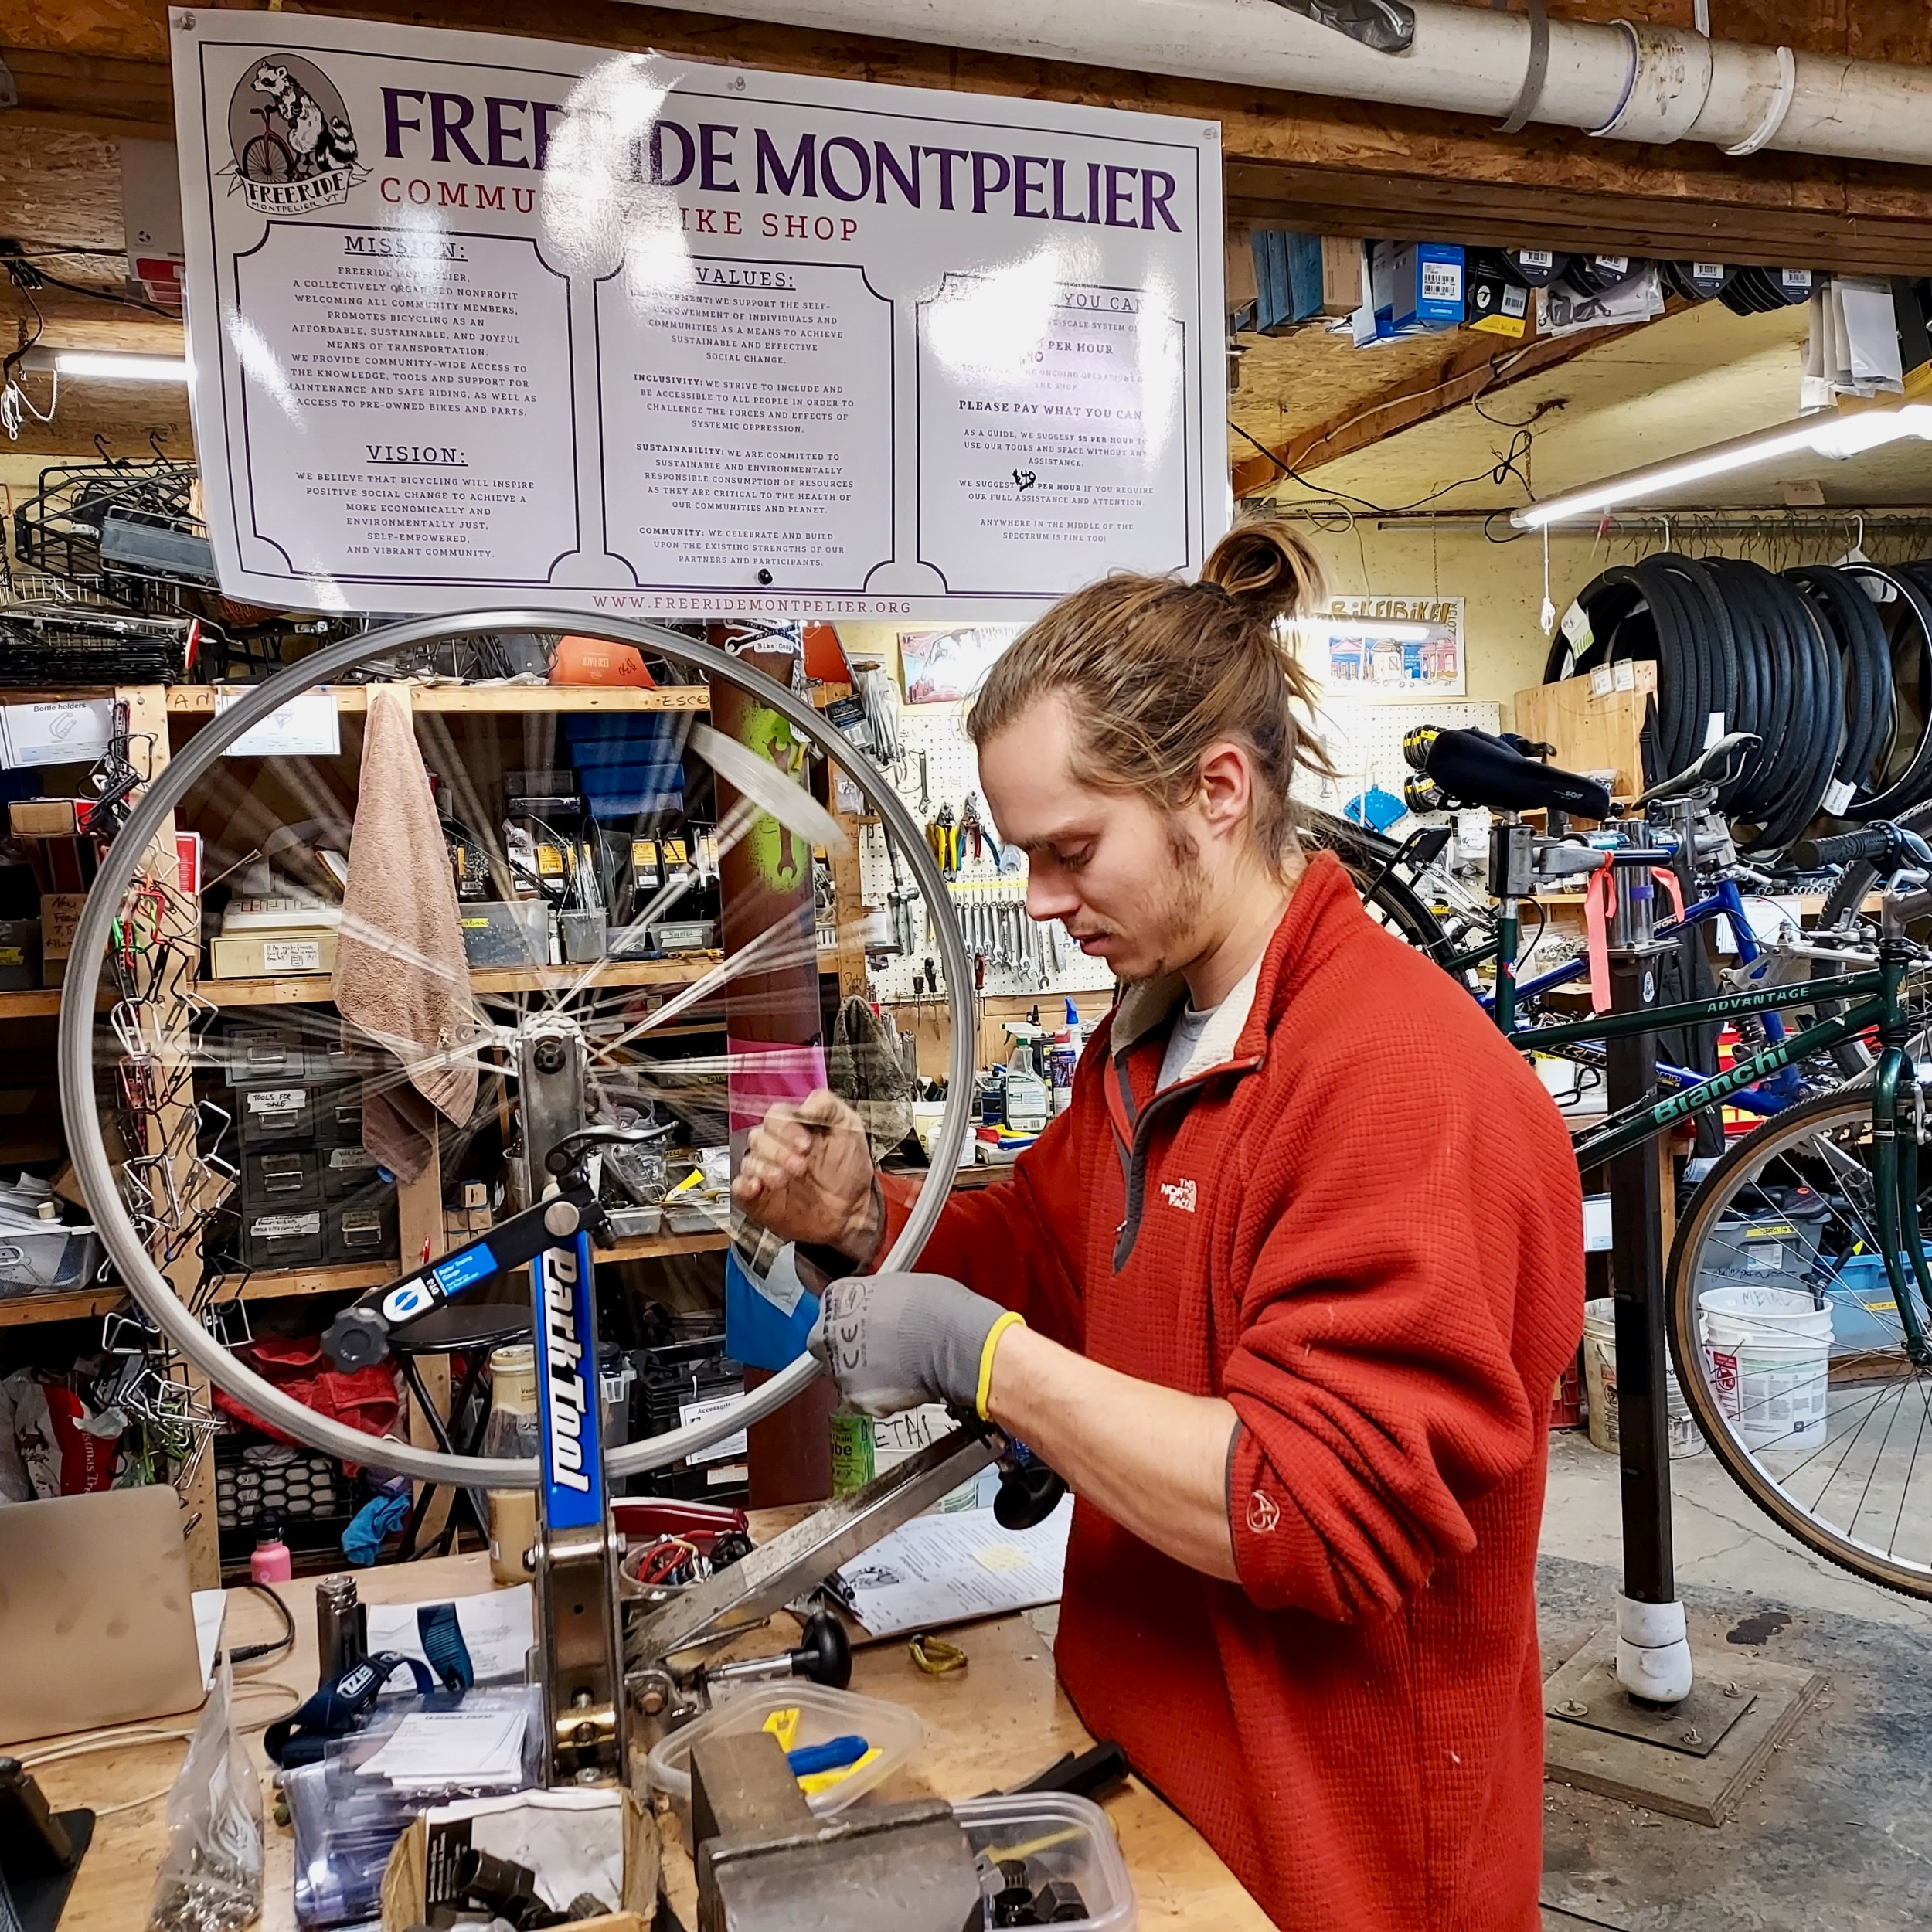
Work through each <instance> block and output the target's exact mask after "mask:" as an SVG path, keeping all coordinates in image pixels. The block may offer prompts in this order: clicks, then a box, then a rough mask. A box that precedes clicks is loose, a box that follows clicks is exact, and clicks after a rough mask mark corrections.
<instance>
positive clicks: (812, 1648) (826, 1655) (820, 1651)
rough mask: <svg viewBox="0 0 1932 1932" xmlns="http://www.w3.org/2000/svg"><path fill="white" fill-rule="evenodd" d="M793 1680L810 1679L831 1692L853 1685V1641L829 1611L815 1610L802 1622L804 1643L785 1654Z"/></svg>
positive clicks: (843, 1626)
mask: <svg viewBox="0 0 1932 1932" xmlns="http://www.w3.org/2000/svg"><path fill="white" fill-rule="evenodd" d="M787 1657H788V1658H789V1660H790V1662H791V1674H792V1675H793V1676H794V1677H804V1678H809V1679H811V1682H813V1683H815V1684H824V1685H827V1686H828V1687H829V1688H830V1689H833V1690H843V1689H845V1686H846V1685H848V1684H849V1683H850V1682H852V1639H851V1638H849V1637H848V1636H847V1635H846V1634H845V1625H844V1624H842V1623H841V1622H839V1621H838V1618H837V1617H835V1616H833V1614H832V1612H831V1611H828V1610H820V1611H814V1612H813V1613H812V1614H811V1616H810V1617H807V1618H806V1620H805V1629H804V1642H803V1643H802V1644H801V1645H799V1646H798V1648H797V1649H796V1650H794V1651H788V1652H787Z"/></svg>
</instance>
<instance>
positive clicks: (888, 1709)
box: [649, 1677, 1065, 1833]
mask: <svg viewBox="0 0 1932 1932" xmlns="http://www.w3.org/2000/svg"><path fill="white" fill-rule="evenodd" d="M721 1695H722V1696H723V1699H724V1701H723V1702H719V1704H718V1705H717V1706H716V1707H715V1708H714V1709H711V1710H709V1711H707V1712H706V1713H705V1715H704V1716H702V1717H699V1718H696V1719H693V1720H692V1722H691V1723H689V1724H687V1725H685V1726H684V1728H683V1729H682V1730H675V1731H673V1732H672V1733H671V1734H670V1735H669V1736H668V1737H665V1738H664V1739H662V1740H660V1741H659V1743H658V1746H657V1748H656V1749H655V1750H653V1751H652V1752H651V1757H650V1760H649V1771H650V1777H651V1785H652V1787H653V1788H654V1789H655V1790H657V1791H662V1792H663V1793H664V1794H665V1796H666V1797H668V1798H669V1799H670V1801H671V1804H672V1809H673V1810H674V1811H676V1813H677V1815H678V1818H679V1822H680V1823H681V1824H682V1826H683V1828H684V1829H685V1832H687V1833H688V1832H689V1830H690V1828H691V1753H692V1750H693V1749H694V1748H695V1747H696V1746H698V1745H699V1744H701V1743H703V1742H704V1740H706V1738H708V1737H736V1736H741V1735H742V1734H743V1733H745V1732H747V1731H761V1730H764V1728H765V1725H766V1721H767V1719H769V1718H770V1716H771V1715H772V1713H774V1711H790V1710H795V1711H796V1712H797V1713H798V1729H797V1731H796V1733H795V1734H794V1736H793V1738H792V1740H791V1746H790V1747H788V1748H791V1749H794V1750H796V1749H802V1748H803V1747H806V1746H808V1745H812V1744H828V1743H831V1742H832V1740H833V1739H834V1738H835V1737H862V1738H863V1739H864V1740H866V1743H867V1744H868V1745H869V1746H870V1747H872V1750H875V1751H876V1752H877V1753H878V1755H877V1756H876V1757H874V1758H873V1759H872V1760H871V1761H870V1762H869V1764H868V1763H862V1764H860V1765H859V1767H858V1768H857V1769H856V1770H854V1771H853V1772H852V1774H851V1775H850V1776H849V1777H843V1778H841V1779H840V1780H839V1781H838V1782H837V1783H836V1784H828V1785H827V1786H826V1787H825V1788H824V1789H823V1790H821V1791H813V1792H811V1793H809V1794H808V1796H807V1799H806V1802H807V1803H808V1804H810V1805H811V1808H812V1810H813V1811H815V1812H816V1813H817V1814H818V1816H819V1817H821V1818H827V1817H829V1816H831V1815H832V1813H834V1812H835V1811H843V1810H844V1809H845V1807H846V1806H847V1805H849V1804H852V1802H853V1801H855V1800H856V1799H858V1798H862V1797H863V1796H864V1795H865V1794H866V1792H868V1791H871V1790H872V1788H873V1787H875V1786H876V1785H879V1784H883V1783H884V1782H885V1781H886V1779H887V1778H889V1777H891V1776H892V1774H893V1772H894V1771H896V1770H898V1769H899V1768H900V1766H901V1765H902V1764H907V1763H909V1762H910V1760H911V1759H912V1758H913V1757H914V1756H915V1755H916V1753H917V1752H918V1750H919V1748H920V1745H921V1744H923V1743H924V1742H925V1737H926V1727H925V1726H924V1725H923V1724H922V1723H920V1721H919V1717H918V1714H917V1713H916V1712H913V1711H910V1710H908V1709H906V1707H905V1706H904V1705H903V1704H888V1703H886V1702H883V1701H882V1700H881V1699H879V1698H876V1697H861V1696H859V1694H858V1692H855V1691H842V1690H832V1689H828V1687H827V1686H826V1685H823V1684H815V1683H812V1682H810V1681H809V1679H804V1678H799V1677H788V1678H784V1679H779V1680H778V1681H777V1682H772V1681H770V1680H767V1681H766V1682H752V1683H749V1684H746V1685H742V1686H740V1687H739V1688H737V1689H733V1690H730V1691H729V1692H721ZM1064 1802H1065V1800H1063V1799H1055V1800H1049V1799H1046V1798H1039V1799H1035V1800H1032V1803H1034V1804H1047V1803H1064Z"/></svg>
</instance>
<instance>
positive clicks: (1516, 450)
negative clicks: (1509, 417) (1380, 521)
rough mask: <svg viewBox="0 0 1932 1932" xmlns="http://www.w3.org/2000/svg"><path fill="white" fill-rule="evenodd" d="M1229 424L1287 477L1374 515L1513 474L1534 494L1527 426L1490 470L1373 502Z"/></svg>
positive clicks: (1413, 506) (1419, 504) (1403, 512)
mask: <svg viewBox="0 0 1932 1932" xmlns="http://www.w3.org/2000/svg"><path fill="white" fill-rule="evenodd" d="M1228 427H1229V428H1230V429H1231V430H1233V432H1234V433H1235V434H1236V436H1238V437H1240V438H1241V439H1242V440H1243V441H1244V442H1248V443H1252V444H1253V445H1254V447H1256V448H1257V450H1259V451H1260V452H1261V454H1263V455H1264V456H1265V457H1267V459H1268V461H1270V463H1272V464H1274V467H1275V468H1277V469H1278V470H1279V471H1281V474H1283V475H1284V476H1286V477H1291V478H1293V479H1294V481H1296V482H1298V483H1299V484H1300V485H1301V487H1302V488H1304V490H1311V491H1313V492H1315V495H1316V497H1317V498H1318V499H1319V500H1323V501H1326V502H1331V503H1340V502H1349V503H1352V504H1354V505H1355V506H1356V507H1357V508H1358V509H1363V510H1366V511H1367V512H1368V513H1369V515H1371V516H1403V515H1407V513H1408V512H1410V511H1411V510H1420V509H1423V507H1424V506H1425V505H1428V504H1430V503H1434V502H1436V501H1437V499H1438V498H1441V497H1445V496H1447V495H1449V494H1450V493H1451V492H1452V491H1455V490H1460V489H1462V488H1464V487H1465V486H1466V485H1469V484H1471V483H1480V482H1482V481H1484V480H1485V478H1487V479H1488V481H1490V482H1492V483H1505V482H1507V481H1509V478H1511V477H1512V476H1513V477H1514V478H1515V479H1516V481H1518V482H1519V483H1520V484H1522V486H1523V493H1524V495H1526V496H1528V495H1532V492H1531V491H1530V488H1529V478H1528V477H1527V476H1526V475H1525V474H1523V472H1522V469H1521V468H1519V465H1520V464H1521V463H1522V459H1523V458H1524V457H1526V456H1527V455H1528V454H1529V449H1530V444H1531V443H1532V440H1533V438H1532V435H1531V433H1530V431H1529V430H1527V429H1519V430H1518V431H1517V432H1516V434H1515V437H1513V438H1512V440H1511V442H1510V445H1509V450H1508V451H1507V452H1506V453H1505V454H1504V455H1503V456H1502V457H1500V458H1499V459H1498V461H1496V462H1495V463H1494V464H1492V465H1491V466H1490V468H1488V469H1487V470H1481V471H1478V472H1477V473H1476V474H1475V475H1473V476H1459V477H1458V478H1456V480H1455V481H1454V482H1453V483H1445V484H1444V485H1443V486H1442V488H1440V489H1439V490H1431V491H1430V492H1429V494H1428V495H1427V496H1419V497H1417V498H1416V500H1415V501H1414V502H1413V503H1372V502H1370V501H1369V498H1366V496H1355V495H1352V494H1351V493H1350V492H1349V491H1347V490H1325V489H1324V488H1322V487H1321V485H1320V484H1318V483H1315V482H1312V481H1310V480H1309V479H1308V478H1307V477H1305V476H1304V475H1303V474H1301V471H1299V470H1298V469H1296V468H1294V465H1293V464H1290V463H1287V462H1286V461H1284V460H1283V459H1282V458H1281V457H1279V456H1277V455H1276V454H1275V453H1274V451H1272V450H1271V449H1270V448H1269V447H1268V446H1267V444H1265V443H1264V442H1262V441H1261V440H1260V438H1259V437H1253V436H1250V435H1249V434H1248V432H1247V430H1244V429H1243V428H1242V427H1241V425H1240V423H1237V422H1236V421H1235V420H1233V417H1230V418H1229V420H1228ZM1340 460H1341V459H1340V458H1339V457H1337V458H1336V459H1335V461H1340ZM1306 507H1307V506H1306V505H1301V504H1294V505H1290V508H1291V509H1304V508H1306Z"/></svg>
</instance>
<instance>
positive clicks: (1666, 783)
mask: <svg viewBox="0 0 1932 1932" xmlns="http://www.w3.org/2000/svg"><path fill="white" fill-rule="evenodd" d="M1758 742H1759V740H1758V736H1757V733H1756V732H1755V731H1727V732H1726V733H1725V734H1724V736H1723V737H1721V738H1719V740H1717V742H1716V743H1715V744H1713V745H1711V746H1709V747H1707V748H1706V750H1702V751H1701V752H1699V753H1698V754H1697V756H1696V757H1695V758H1693V759H1692V760H1691V761H1690V763H1689V764H1687V765H1686V766H1685V767H1684V769H1683V770H1682V771H1680V772H1679V773H1678V774H1676V776H1675V777H1671V778H1660V779H1658V781H1657V782H1656V784H1654V785H1652V786H1651V788H1650V789H1649V791H1647V792H1645V794H1643V796H1642V797H1641V798H1639V799H1638V801H1637V803H1638V807H1639V808H1640V809H1641V808H1642V807H1643V806H1645V805H1657V804H1662V803H1663V802H1664V801H1665V800H1666V799H1668V798H1687V797H1688V796H1689V794H1691V793H1692V792H1693V791H1702V789H1703V788H1704V787H1706V785H1715V786H1717V787H1720V788H1721V787H1723V786H1725V785H1727V784H1730V781H1732V779H1733V778H1734V777H1736V775H1737V774H1738V771H1739V770H1740V767H1742V766H1743V762H1744V757H1745V754H1746V753H1747V752H1748V751H1749V750H1750V748H1751V747H1752V746H1753V745H1754V744H1756V743H1758Z"/></svg>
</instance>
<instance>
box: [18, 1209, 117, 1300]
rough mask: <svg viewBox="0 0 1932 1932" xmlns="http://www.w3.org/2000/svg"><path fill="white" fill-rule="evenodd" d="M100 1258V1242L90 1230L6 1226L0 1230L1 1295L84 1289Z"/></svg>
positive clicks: (48, 1224)
mask: <svg viewBox="0 0 1932 1932" xmlns="http://www.w3.org/2000/svg"><path fill="white" fill-rule="evenodd" d="M98 1260H100V1236H98V1235H97V1234H96V1233H94V1230H93V1229H92V1228H90V1227H86V1228H70V1227H68V1226H65V1225H63V1223H60V1222H59V1221H48V1222H46V1223H42V1224H40V1225H39V1226H33V1225H29V1224H26V1223H18V1222H12V1223H6V1224H5V1225H4V1226H0V1295H12V1294H36V1293H38V1292H39V1291H42V1290H43V1289H44V1290H46V1291H49V1292H58V1291H61V1290H63V1289H68V1288H80V1287H86V1286H87V1283H88V1282H89V1281H90V1280H91V1279H92V1277H93V1275H94V1264H96V1262H97V1261H98Z"/></svg>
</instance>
